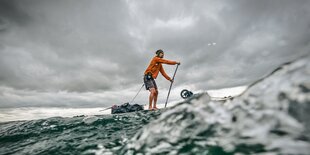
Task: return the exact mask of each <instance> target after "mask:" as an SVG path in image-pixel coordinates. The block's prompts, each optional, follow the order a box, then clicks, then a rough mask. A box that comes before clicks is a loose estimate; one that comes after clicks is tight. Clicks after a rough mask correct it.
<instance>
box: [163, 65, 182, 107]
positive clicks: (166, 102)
mask: <svg viewBox="0 0 310 155" xmlns="http://www.w3.org/2000/svg"><path fill="white" fill-rule="evenodd" d="M179 65H180V64H178V65H177V67H176V69H175V71H174V74H173V77H172V82H171V83H170V88H169V91H168V95H167V99H166V103H165V108H166V106H167V103H168V98H169V95H170V91H171V87H172V84H173V82H174V77H175V74H176V73H177V70H178V67H179Z"/></svg>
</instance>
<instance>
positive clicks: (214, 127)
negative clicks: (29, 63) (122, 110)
mask: <svg viewBox="0 0 310 155" xmlns="http://www.w3.org/2000/svg"><path fill="white" fill-rule="evenodd" d="M309 60H310V58H309V57H305V58H303V59H300V60H298V61H295V62H293V63H289V64H286V65H284V66H282V67H280V68H278V69H277V70H275V71H274V72H273V73H272V74H270V75H268V76H266V77H265V78H263V79H261V80H258V81H257V82H255V83H253V84H252V85H250V86H249V88H248V89H247V90H246V91H245V92H244V93H243V94H242V95H241V96H239V97H236V98H234V99H230V100H227V101H225V102H224V101H221V102H220V101H211V100H210V97H209V96H208V94H197V95H195V96H194V97H192V98H190V99H188V100H186V101H184V102H183V103H180V104H178V105H176V106H174V107H171V108H169V109H165V110H159V111H142V112H136V113H128V114H120V115H100V116H79V117H73V118H61V117H54V118H49V119H41V120H32V121H18V122H6V123H1V124H0V154H18V155H19V154H31V155H36V154H209V155H219V154H220V155H221V154H239V155H242V154H261V155H273V154H274V155H278V154H301V155H309V154H310V142H309V141H310V78H309V77H310V64H309V62H310V61H309Z"/></svg>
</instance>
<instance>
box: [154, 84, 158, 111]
mask: <svg viewBox="0 0 310 155" xmlns="http://www.w3.org/2000/svg"><path fill="white" fill-rule="evenodd" d="M157 97H158V90H157V89H156V93H155V96H154V106H153V109H155V110H157V109H158V108H157V106H156V103H157Z"/></svg>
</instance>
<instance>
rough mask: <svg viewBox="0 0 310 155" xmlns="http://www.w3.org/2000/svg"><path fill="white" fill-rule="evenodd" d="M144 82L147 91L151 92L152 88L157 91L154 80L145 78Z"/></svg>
mask: <svg viewBox="0 0 310 155" xmlns="http://www.w3.org/2000/svg"><path fill="white" fill-rule="evenodd" d="M143 81H144V85H145V89H146V90H149V89H150V88H155V89H157V85H156V82H155V80H154V79H153V78H151V79H147V78H146V76H144V78H143Z"/></svg>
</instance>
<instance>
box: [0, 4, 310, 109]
mask: <svg viewBox="0 0 310 155" xmlns="http://www.w3.org/2000/svg"><path fill="white" fill-rule="evenodd" d="M309 17H310V1H309V0H295V1H292V0H272V1H270V0H235V1H231V0H199V1H187V0H170V1H167V0H147V1H146V0H105V1H102V0H90V1H82V0H65V1H64V0H53V1H48V0H23V1H22V0H0V108H6V107H33V106H34V107H46V106H47V107H50V106H55V107H96V106H109V105H112V104H120V103H124V102H126V101H130V100H131V99H132V97H134V95H135V93H136V92H137V91H138V90H139V88H140V87H141V85H142V75H143V72H144V70H145V69H146V67H147V65H148V63H149V61H150V59H151V58H152V57H153V56H154V53H155V51H156V50H157V49H163V50H164V51H165V58H166V59H171V60H177V61H181V66H180V67H179V70H178V73H177V76H176V81H175V83H174V87H173V88H174V89H173V90H172V97H171V100H177V99H180V97H179V92H180V90H182V89H183V88H187V89H191V90H192V91H194V92H195V91H201V90H210V89H221V88H227V87H237V86H243V85H248V84H250V83H251V82H253V81H255V80H257V79H258V78H260V77H262V76H264V75H266V74H268V73H269V72H270V71H272V70H273V69H274V68H276V67H277V66H278V65H280V64H282V63H284V62H287V61H290V60H293V59H296V58H298V57H300V56H302V55H305V54H307V53H309V49H310V44H309V42H310V18H309ZM164 67H165V69H166V72H167V73H168V74H169V75H170V76H172V74H173V71H174V69H175V66H169V65H165V66H164ZM157 83H158V85H159V89H160V99H159V101H160V102H163V101H164V100H165V97H166V92H167V89H168V88H169V84H170V83H169V82H168V81H167V80H165V79H164V78H163V77H161V76H159V77H158V78H157ZM147 97H148V92H147V91H145V90H142V92H141V94H140V95H139V97H138V98H137V102H138V103H140V104H141V103H145V102H147Z"/></svg>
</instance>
